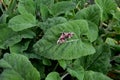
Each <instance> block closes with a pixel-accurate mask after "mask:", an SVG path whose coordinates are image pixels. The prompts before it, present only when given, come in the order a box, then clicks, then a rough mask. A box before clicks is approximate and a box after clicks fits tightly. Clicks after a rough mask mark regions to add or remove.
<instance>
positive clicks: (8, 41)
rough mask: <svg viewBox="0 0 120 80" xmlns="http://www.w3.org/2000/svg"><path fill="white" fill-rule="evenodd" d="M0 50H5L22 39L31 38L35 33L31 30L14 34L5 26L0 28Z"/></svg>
mask: <svg viewBox="0 0 120 80" xmlns="http://www.w3.org/2000/svg"><path fill="white" fill-rule="evenodd" d="M0 34H2V35H0V48H2V49H5V48H8V47H9V46H13V45H14V44H16V43H18V42H20V41H21V40H22V39H23V38H33V37H34V36H35V33H34V32H32V31H31V30H25V31H24V30H23V31H20V32H14V31H12V30H11V29H10V28H8V27H7V25H1V26H0Z"/></svg>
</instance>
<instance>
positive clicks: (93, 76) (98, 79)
mask: <svg viewBox="0 0 120 80" xmlns="http://www.w3.org/2000/svg"><path fill="white" fill-rule="evenodd" d="M84 75H85V76H84V80H112V79H110V78H109V77H107V76H105V75H103V74H102V73H99V72H93V71H85V74H84Z"/></svg>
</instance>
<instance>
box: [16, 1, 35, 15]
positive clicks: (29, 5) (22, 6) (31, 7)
mask: <svg viewBox="0 0 120 80" xmlns="http://www.w3.org/2000/svg"><path fill="white" fill-rule="evenodd" d="M18 11H19V12H20V14H26V13H31V14H33V15H35V3H34V1H33V0H19V3H18Z"/></svg>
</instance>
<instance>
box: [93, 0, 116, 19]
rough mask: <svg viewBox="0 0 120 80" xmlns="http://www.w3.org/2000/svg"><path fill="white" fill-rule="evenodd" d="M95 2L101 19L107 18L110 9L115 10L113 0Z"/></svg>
mask: <svg viewBox="0 0 120 80" xmlns="http://www.w3.org/2000/svg"><path fill="white" fill-rule="evenodd" d="M95 3H96V4H97V6H98V7H99V9H100V18H101V21H105V20H107V19H108V18H109V17H108V14H110V13H111V11H112V10H116V8H117V4H116V3H115V1H114V0H95Z"/></svg>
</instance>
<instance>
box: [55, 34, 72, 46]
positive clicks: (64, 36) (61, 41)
mask: <svg viewBox="0 0 120 80" xmlns="http://www.w3.org/2000/svg"><path fill="white" fill-rule="evenodd" d="M73 35H74V33H73V32H63V33H62V34H61V35H60V37H59V39H58V41H57V44H61V43H64V42H66V40H67V39H69V38H71V37H72V36H73Z"/></svg>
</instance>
